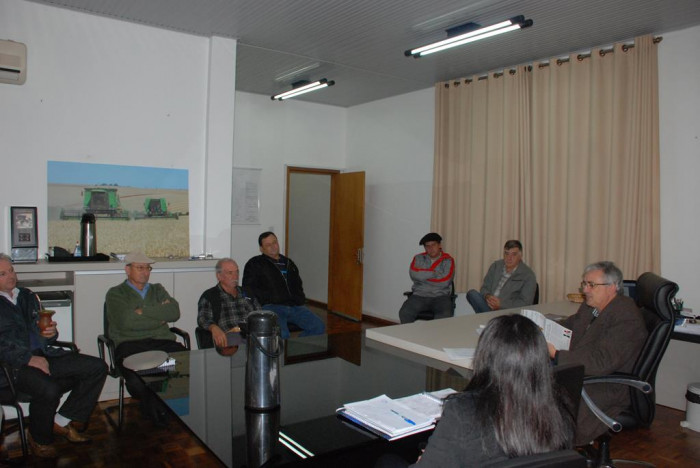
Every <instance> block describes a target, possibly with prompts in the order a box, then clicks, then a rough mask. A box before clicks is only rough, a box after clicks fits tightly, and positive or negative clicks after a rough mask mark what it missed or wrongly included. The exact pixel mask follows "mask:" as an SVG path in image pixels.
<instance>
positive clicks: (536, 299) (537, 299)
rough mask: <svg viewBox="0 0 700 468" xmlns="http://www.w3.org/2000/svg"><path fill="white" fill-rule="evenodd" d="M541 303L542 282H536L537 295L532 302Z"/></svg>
mask: <svg viewBox="0 0 700 468" xmlns="http://www.w3.org/2000/svg"><path fill="white" fill-rule="evenodd" d="M539 303H540V283H535V297H534V298H533V299H532V304H533V305H535V304H539Z"/></svg>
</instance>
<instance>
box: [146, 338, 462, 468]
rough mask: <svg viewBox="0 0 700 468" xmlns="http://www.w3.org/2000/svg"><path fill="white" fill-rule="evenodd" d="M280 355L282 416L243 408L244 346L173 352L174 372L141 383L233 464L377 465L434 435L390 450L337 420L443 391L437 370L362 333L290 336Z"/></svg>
mask: <svg viewBox="0 0 700 468" xmlns="http://www.w3.org/2000/svg"><path fill="white" fill-rule="evenodd" d="M282 354H283V355H282V356H280V368H279V375H280V394H281V397H280V399H281V404H280V408H279V410H277V411H266V412H255V411H250V410H246V408H245V375H246V360H247V359H246V358H247V349H246V346H245V345H241V347H240V348H239V350H238V351H237V352H236V353H235V354H234V355H233V356H222V355H220V354H219V353H218V352H217V351H216V350H215V349H204V350H193V351H186V352H180V353H171V354H170V356H171V357H173V358H175V361H176V362H175V365H174V367H171V368H169V369H168V370H167V373H163V372H161V373H158V374H155V375H142V379H143V380H144V381H145V382H146V383H147V385H148V386H149V388H150V389H151V390H153V391H154V392H155V393H156V394H157V395H158V396H159V397H160V398H161V399H162V400H163V401H164V402H165V403H166V404H167V405H168V407H169V408H170V409H171V410H172V412H173V413H174V414H176V415H177V417H178V418H179V419H180V420H181V421H182V422H183V423H184V424H185V425H186V426H187V427H188V428H189V429H190V430H191V432H192V433H193V434H194V435H196V436H197V437H198V438H199V439H200V440H201V441H202V442H203V443H204V444H205V445H206V446H207V447H208V448H209V449H210V450H211V451H212V452H213V453H214V454H215V455H216V456H217V457H218V458H219V459H220V460H221V461H222V462H223V463H224V464H225V465H226V466H230V467H241V466H247V467H251V466H260V465H261V464H262V463H263V462H264V461H267V463H268V464H266V465H265V466H318V467H327V466H333V467H336V468H337V467H358V466H372V465H373V464H374V461H375V460H376V459H377V458H378V457H379V456H380V455H381V454H382V453H385V452H393V453H398V454H401V455H402V456H404V457H406V458H407V459H414V460H415V459H416V458H417V456H418V454H419V449H418V444H419V443H420V442H422V441H425V440H427V438H428V437H429V435H430V432H424V433H419V434H415V435H412V436H409V437H406V438H403V439H399V440H394V441H391V442H389V441H387V440H385V439H383V438H381V437H378V436H376V435H374V434H372V433H370V432H368V431H366V430H365V429H362V428H360V427H359V426H355V425H353V424H352V423H350V422H349V421H347V420H345V419H344V418H342V417H340V416H337V415H336V413H335V412H336V409H338V408H340V407H341V406H343V404H345V403H350V402H354V401H360V400H365V399H369V398H373V397H376V396H379V395H382V394H386V395H388V396H389V397H391V398H399V397H403V396H408V395H412V394H415V393H419V392H422V391H432V390H438V389H439V388H431V387H430V385H429V384H428V379H427V378H426V375H427V374H428V372H429V371H431V372H439V371H436V370H434V369H430V367H429V366H426V365H425V364H423V363H421V362H418V361H416V360H412V359H404V358H402V357H400V356H396V355H394V354H391V353H387V352H385V351H382V350H379V349H375V348H372V347H368V346H366V343H365V338H364V336H363V333H362V332H350V333H340V334H333V335H322V336H313V337H306V338H292V339H289V340H285V341H284V345H283V353H282ZM466 383H467V381H466V380H463V381H461V382H460V383H459V385H460V386H461V387H462V388H463V387H464V386H465V385H466ZM295 452H297V453H295ZM305 457H306V458H305Z"/></svg>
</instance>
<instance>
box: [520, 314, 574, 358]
mask: <svg viewBox="0 0 700 468" xmlns="http://www.w3.org/2000/svg"><path fill="white" fill-rule="evenodd" d="M520 315H524V316H525V317H527V318H529V319H530V320H532V321H533V322H535V323H536V324H537V326H538V327H540V330H542V333H544V338H545V339H546V340H547V342H549V343H552V344H553V345H554V347H555V348H556V349H557V350H560V349H563V350H565V351H566V350H568V349H569V345H570V344H571V334H572V331H571V330H569V329H568V328H566V327H563V326H561V325H559V324H558V323H557V322H555V321H554V320H550V319H548V318H547V317H545V316H544V315H542V314H541V313H540V312H537V311H536V310H530V309H522V310H521V311H520Z"/></svg>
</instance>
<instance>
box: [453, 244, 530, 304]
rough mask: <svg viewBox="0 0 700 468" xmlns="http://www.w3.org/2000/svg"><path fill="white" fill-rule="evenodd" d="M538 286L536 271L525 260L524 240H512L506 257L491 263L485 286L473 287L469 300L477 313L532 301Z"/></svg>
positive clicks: (506, 247)
mask: <svg viewBox="0 0 700 468" xmlns="http://www.w3.org/2000/svg"><path fill="white" fill-rule="evenodd" d="M536 290H537V279H536V278H535V273H534V272H533V271H532V270H531V269H530V267H529V266H527V265H526V264H525V262H523V244H521V243H520V241H518V240H509V241H506V244H505V246H503V260H496V261H495V262H493V263H492V264H491V267H490V268H489V271H488V272H487V273H486V276H485V277H484V284H483V285H482V286H481V290H480V291H476V290H474V289H470V290H469V292H467V301H468V302H469V304H471V306H472V308H473V309H474V312H476V313H477V314H479V313H481V312H490V311H492V310H499V309H511V308H513V307H522V306H527V305H532V303H533V302H535V291H536Z"/></svg>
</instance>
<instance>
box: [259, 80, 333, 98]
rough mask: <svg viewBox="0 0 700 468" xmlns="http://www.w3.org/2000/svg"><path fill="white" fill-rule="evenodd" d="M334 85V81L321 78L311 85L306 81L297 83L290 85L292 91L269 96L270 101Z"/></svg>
mask: <svg viewBox="0 0 700 468" xmlns="http://www.w3.org/2000/svg"><path fill="white" fill-rule="evenodd" d="M334 84H335V81H332V80H331V81H328V80H327V79H325V78H322V79H320V80H318V81H314V82H313V83H309V82H308V81H297V82H295V83H292V89H291V90H290V91H286V92H284V93H281V94H277V95H275V96H270V99H272V100H273V101H275V100H277V101H283V100H284V99H289V98H293V97H296V96H301V95H302V94H306V93H310V92H311V91H316V90H319V89H323V88H326V87H328V86H333V85H334Z"/></svg>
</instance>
